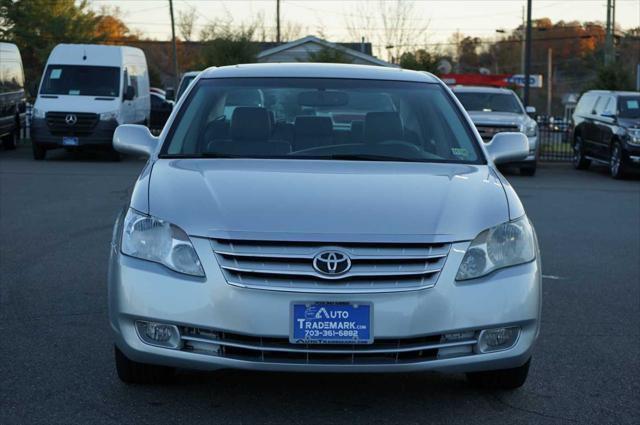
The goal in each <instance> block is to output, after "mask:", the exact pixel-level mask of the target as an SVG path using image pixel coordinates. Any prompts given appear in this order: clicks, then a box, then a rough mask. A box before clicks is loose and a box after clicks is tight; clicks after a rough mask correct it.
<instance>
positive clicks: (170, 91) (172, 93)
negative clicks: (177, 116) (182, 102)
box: [164, 87, 176, 100]
mask: <svg viewBox="0 0 640 425" xmlns="http://www.w3.org/2000/svg"><path fill="white" fill-rule="evenodd" d="M164 98H165V99H167V100H176V89H174V88H173V87H168V88H167V89H166V90H165V92H164Z"/></svg>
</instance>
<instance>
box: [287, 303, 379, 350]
mask: <svg viewBox="0 0 640 425" xmlns="http://www.w3.org/2000/svg"><path fill="white" fill-rule="evenodd" d="M371 311H372V306H371V304H370V303H337V302H336V303H331V302H322V303H293V304H292V308H291V322H292V323H291V333H290V335H289V341H290V342H291V343H294V344H371V343H372V342H373V332H372V329H371Z"/></svg>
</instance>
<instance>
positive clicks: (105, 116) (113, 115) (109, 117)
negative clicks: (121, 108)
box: [100, 110, 118, 121]
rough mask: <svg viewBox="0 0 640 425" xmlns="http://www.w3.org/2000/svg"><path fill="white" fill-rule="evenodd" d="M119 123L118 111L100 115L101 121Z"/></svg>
mask: <svg viewBox="0 0 640 425" xmlns="http://www.w3.org/2000/svg"><path fill="white" fill-rule="evenodd" d="M112 120H113V121H118V111H117V110H116V111H109V112H103V113H101V114H100V121H112Z"/></svg>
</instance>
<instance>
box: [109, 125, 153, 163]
mask: <svg viewBox="0 0 640 425" xmlns="http://www.w3.org/2000/svg"><path fill="white" fill-rule="evenodd" d="M157 146H158V138H157V137H154V136H153V135H152V134H151V132H150V131H149V128H148V127H146V126H144V125H136V124H123V125H120V126H118V128H116V131H115V133H113V147H114V149H115V150H117V151H118V152H120V153H125V154H130V155H138V156H144V157H149V156H151V154H152V153H153V152H154V151H155V149H156V147H157Z"/></svg>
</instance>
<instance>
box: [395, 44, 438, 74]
mask: <svg viewBox="0 0 640 425" xmlns="http://www.w3.org/2000/svg"><path fill="white" fill-rule="evenodd" d="M439 60H440V58H439V57H437V55H435V54H432V53H430V52H428V51H426V50H425V49H419V50H416V51H415V52H404V53H403V54H402V55H400V67H402V68H405V69H413V70H415V71H428V72H432V73H437V72H438V61H439Z"/></svg>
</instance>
